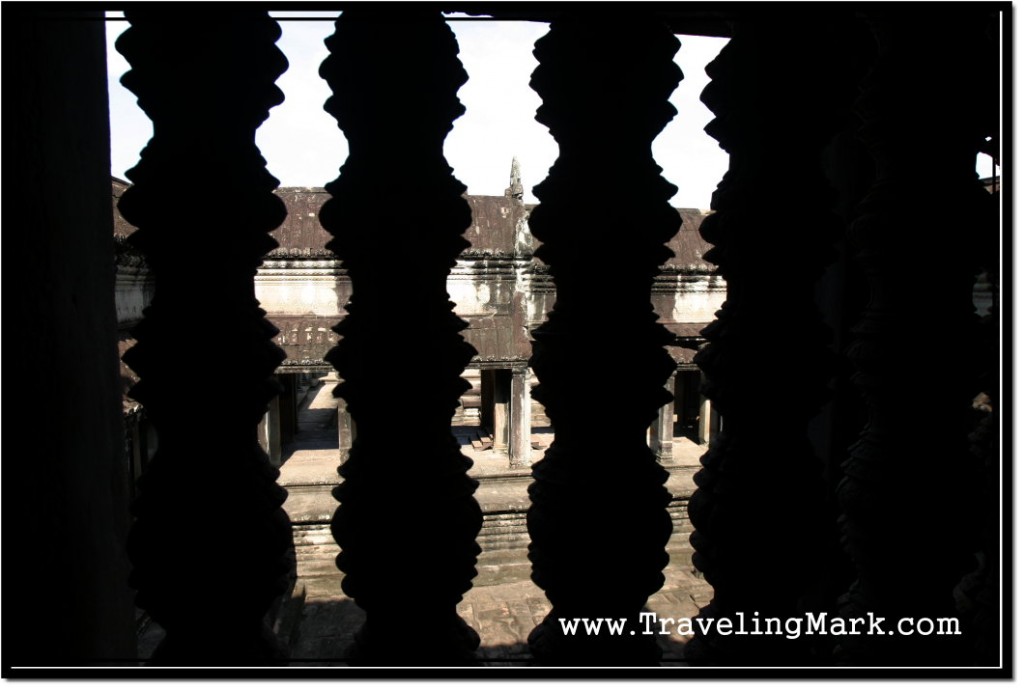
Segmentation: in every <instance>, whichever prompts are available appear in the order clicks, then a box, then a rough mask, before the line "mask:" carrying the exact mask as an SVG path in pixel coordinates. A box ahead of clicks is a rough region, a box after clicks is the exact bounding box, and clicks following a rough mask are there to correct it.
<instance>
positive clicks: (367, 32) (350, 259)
mask: <svg viewBox="0 0 1024 691" xmlns="http://www.w3.org/2000/svg"><path fill="white" fill-rule="evenodd" d="M335 29H336V30H335V33H334V35H333V36H331V37H330V38H329V39H328V40H327V45H328V48H329V49H330V50H331V55H330V57H328V58H327V60H326V61H324V63H323V65H322V67H321V69H320V73H321V75H322V76H323V77H324V78H325V79H326V80H327V82H328V84H330V86H331V89H332V92H333V94H334V95H333V96H332V97H331V98H330V99H329V100H328V102H327V106H326V107H327V110H328V112H330V113H331V114H332V115H334V116H335V117H336V118H337V119H338V123H339V126H340V127H341V129H342V130H343V131H344V133H345V137H346V139H348V142H349V157H348V159H347V160H346V161H345V165H344V167H343V168H342V173H341V176H340V177H339V178H338V179H337V180H335V181H334V182H332V183H330V184H329V185H327V190H328V191H329V192H330V193H331V195H332V198H331V199H330V200H329V201H328V202H327V203H326V204H325V205H324V207H323V209H322V211H321V213H320V218H321V221H322V223H323V225H324V227H325V228H326V229H327V230H328V231H329V232H330V233H331V234H332V235H333V236H334V239H333V240H331V242H330V243H329V244H328V248H329V249H331V250H333V251H334V252H336V253H337V254H338V256H340V257H341V258H342V261H343V262H344V266H345V268H346V269H347V270H348V273H349V276H350V277H351V280H352V299H351V302H350V303H349V304H348V306H347V307H346V309H347V312H348V316H346V318H345V319H344V320H343V321H342V322H341V324H340V325H339V326H337V327H336V331H337V332H338V333H339V334H340V335H341V336H342V340H341V342H340V343H339V344H338V346H336V347H335V348H334V349H333V350H331V352H330V353H328V355H327V359H328V360H329V361H330V362H331V363H332V364H333V365H334V366H335V367H336V368H337V369H338V372H339V373H340V375H341V377H342V379H343V380H344V381H343V382H342V384H341V385H340V386H339V387H338V388H337V389H336V392H337V394H338V395H340V396H341V397H343V398H344V399H345V400H346V401H347V403H348V410H349V412H350V413H351V415H352V419H353V420H354V421H355V424H356V426H357V431H358V434H357V435H356V439H355V443H354V444H353V446H352V450H351V453H350V455H349V459H348V461H346V462H345V464H344V465H343V466H342V468H341V471H340V472H341V475H342V477H343V478H344V480H343V482H342V484H341V485H339V486H338V487H337V488H336V489H335V491H334V496H335V498H336V499H338V501H339V502H340V503H341V506H340V507H339V508H338V510H337V512H336V513H335V515H334V520H333V522H332V525H331V532H332V533H333V535H334V537H335V539H336V540H337V541H338V544H339V545H340V546H341V554H340V555H339V557H338V562H337V563H338V567H339V568H340V569H341V570H342V571H344V572H345V574H346V575H345V578H344V580H343V581H342V589H343V590H344V591H345V593H347V594H348V595H349V596H351V597H352V598H354V599H355V602H356V604H358V605H359V606H360V607H361V608H362V609H363V610H364V611H365V612H366V623H365V625H364V626H363V628H362V630H361V631H360V633H359V635H358V636H357V641H356V648H355V649H354V650H352V651H351V652H350V653H349V654H351V655H352V656H353V659H354V660H355V661H356V662H357V663H365V664H387V665H396V664H398V665H401V664H408V665H413V664H415V665H432V664H458V663H466V662H468V661H470V660H471V659H472V658H473V651H474V649H475V648H476V647H477V646H478V645H479V637H478V636H477V634H476V633H475V632H474V631H473V630H472V629H471V628H469V626H468V625H467V624H466V623H465V622H463V621H462V619H461V618H460V617H459V616H458V615H457V614H456V611H455V608H456V605H457V604H458V603H459V601H460V600H461V599H462V595H463V593H465V592H466V591H467V590H469V588H470V585H471V581H472V579H473V577H474V576H475V575H476V569H475V568H474V564H475V562H476V555H477V554H478V553H479V551H480V548H479V547H478V546H477V544H476V540H475V537H476V534H477V532H478V531H479V530H480V525H481V522H482V518H481V514H480V507H479V506H478V505H477V503H476V500H475V499H474V498H473V491H474V490H475V488H476V485H477V483H476V482H475V481H473V480H471V479H470V478H469V477H468V476H467V475H466V471H467V470H468V469H469V468H470V467H471V466H472V463H471V462H470V460H469V459H468V458H466V457H465V456H463V455H462V453H461V452H460V451H459V445H458V442H457V441H456V440H455V438H454V437H453V436H452V433H451V421H452V416H453V415H454V413H455V409H456V407H457V406H458V403H459V397H460V396H461V395H462V394H463V393H464V392H465V391H466V390H468V389H469V384H468V383H466V382H465V381H464V380H463V379H462V378H461V377H460V375H461V373H462V371H463V370H464V369H465V367H466V365H467V364H468V363H469V361H470V359H471V358H472V356H473V355H474V354H475V351H474V350H473V348H472V347H471V346H470V345H469V344H467V343H466V342H465V341H464V340H463V338H462V336H461V335H460V334H459V331H461V330H462V329H463V328H465V326H466V323H465V322H464V321H462V320H461V319H459V318H458V317H456V316H455V314H454V313H453V312H452V310H451V308H452V307H453V304H452V303H451V302H450V301H449V299H448V293H447V279H448V273H449V270H450V269H451V267H453V266H454V265H455V258H456V257H457V256H458V254H459V252H460V251H461V250H463V249H465V248H466V247H469V243H468V242H467V241H466V240H465V239H464V238H463V237H462V233H463V232H464V231H465V229H466V228H468V227H469V225H470V222H471V215H470V209H469V205H468V204H467V203H466V201H465V199H463V198H462V196H461V195H462V193H463V192H465V189H466V188H465V186H463V185H462V184H461V183H459V181H458V180H456V179H455V178H454V177H453V176H452V171H451V168H449V166H448V163H447V162H446V161H445V158H444V153H443V147H444V139H445V136H446V135H447V133H448V132H449V130H451V127H452V121H453V120H454V119H455V118H456V117H458V116H459V115H461V114H462V112H463V111H464V108H463V107H462V105H461V104H460V103H459V101H458V98H457V97H456V91H457V90H458V88H459V86H460V85H462V84H463V83H464V82H465V81H466V73H465V71H464V70H463V69H462V65H461V64H460V63H459V60H458V45H457V44H456V42H455V37H454V36H453V34H452V32H451V30H450V29H449V28H448V27H447V25H446V24H445V22H444V20H443V18H442V16H441V14H440V13H436V12H431V11H430V10H429V9H424V10H420V9H415V8H413V9H406V10H403V11H402V12H400V13H396V12H394V11H392V10H390V9H387V8H384V7H365V8H364V7H362V6H356V5H353V6H351V7H350V8H346V10H345V12H344V14H343V15H342V16H341V18H340V19H339V20H338V22H337V24H336V26H335ZM399 172H400V178H401V180H405V181H412V184H403V183H402V182H401V181H400V180H398V179H396V177H395V176H396V173H399ZM399 198H400V200H401V203H400V204H398V203H397V202H398V200H399ZM395 267H401V272H402V277H401V280H396V275H395ZM397 305H401V317H402V318H401V319H396V318H395V307H396V306H397ZM410 343H415V348H416V351H417V354H418V356H419V357H421V358H422V360H423V362H426V363H429V366H425V367H422V368H420V369H419V370H418V371H417V377H416V390H415V396H414V398H413V399H412V400H413V401H414V403H415V409H414V410H408V411H406V412H407V414H405V415H401V416H399V417H398V418H396V417H395V398H394V397H395V392H397V391H407V390H408V388H409V373H408V370H407V368H406V367H404V366H402V365H401V363H402V362H403V360H404V358H403V357H402V354H404V353H405V348H406V347H407V346H408V345H409V344H410ZM398 425H400V426H401V434H402V436H403V437H404V438H408V439H411V440H414V442H415V444H416V452H415V453H409V452H408V450H406V449H395V448H394V447H393V446H392V445H391V444H390V442H391V441H392V440H393V439H394V438H395V434H396V427H397V426H398ZM411 526H414V530H410V527H411ZM410 617H411V618H410ZM413 621H415V624H413ZM403 622H404V623H403ZM409 626H412V629H410V628H409Z"/></svg>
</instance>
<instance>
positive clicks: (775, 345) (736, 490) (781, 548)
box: [685, 10, 857, 666]
mask: <svg viewBox="0 0 1024 691" xmlns="http://www.w3.org/2000/svg"><path fill="white" fill-rule="evenodd" d="M732 27H733V31H732V38H731V40H730V41H729V43H728V44H727V45H726V46H725V47H724V48H723V49H722V51H721V52H720V53H719V55H718V56H717V57H716V58H715V59H714V60H713V61H712V62H711V63H710V64H709V65H708V66H707V70H706V71H707V73H708V75H709V76H710V77H711V83H710V84H709V85H708V86H707V87H706V88H705V89H704V91H703V93H702V94H701V100H702V101H703V102H704V103H705V104H706V105H707V106H708V108H709V109H710V110H711V111H712V112H713V113H714V114H715V119H714V120H712V122H711V123H710V124H709V125H708V126H707V127H706V128H705V129H706V131H707V132H708V134H709V135H711V136H712V137H714V138H715V139H716V140H718V141H719V142H720V144H721V146H722V148H724V149H725V150H726V151H727V152H728V153H729V170H728V172H727V173H726V174H725V176H724V178H723V179H722V181H721V183H720V184H719V185H718V188H717V189H716V191H715V193H714V195H713V196H712V200H711V206H712V208H713V209H714V210H715V213H713V214H711V215H709V216H707V217H706V218H705V219H704V221H703V222H702V223H701V227H700V233H701V236H702V237H703V238H704V239H705V240H707V241H708V242H709V243H711V244H712V245H713V248H712V249H711V250H710V251H709V252H707V253H706V254H705V255H704V256H705V258H706V259H707V260H708V261H709V262H712V263H714V264H717V265H718V271H719V272H720V273H721V275H722V277H723V278H724V279H725V281H726V284H727V296H726V300H725V302H724V303H723V304H722V308H721V309H720V310H719V311H718V312H717V313H716V319H715V321H713V322H712V323H711V324H710V325H709V326H708V327H706V328H705V329H704V330H703V331H702V332H701V333H702V334H703V335H704V337H705V338H706V339H707V345H705V346H704V347H703V348H701V349H700V350H699V351H698V352H697V354H696V356H695V358H694V361H695V362H696V363H697V365H698V366H699V367H700V368H701V370H702V371H703V372H704V374H705V375H706V380H705V385H704V387H703V390H704V393H705V394H706V395H707V396H708V398H709V399H710V400H711V402H712V403H713V406H714V407H713V408H706V413H705V414H704V415H703V416H702V420H701V423H702V424H701V428H702V429H701V435H702V436H703V437H704V438H705V439H706V440H708V441H710V440H711V438H712V437H714V436H715V434H716V432H715V429H716V427H717V424H716V422H715V420H714V419H713V415H714V413H713V411H714V410H715V409H717V410H718V411H720V412H721V414H722V417H723V420H726V421H727V424H726V425H725V428H724V429H723V430H722V432H721V434H719V435H718V436H717V439H715V440H714V443H712V444H710V446H709V448H708V451H707V453H705V454H704V456H703V457H702V458H701V466H702V467H701V469H700V471H698V472H697V473H696V474H695V475H694V482H695V484H696V485H697V489H696V491H695V492H694V493H693V495H692V497H691V498H690V501H689V504H688V505H687V511H688V514H689V516H690V519H691V521H692V523H693V528H694V531H693V533H692V534H691V536H690V543H691V544H692V545H693V547H694V555H693V564H694V566H695V567H696V568H697V569H698V570H700V571H701V572H702V573H703V574H704V577H705V579H706V580H707V582H708V583H709V584H711V586H712V587H713V588H714V597H713V598H712V600H711V602H710V604H709V605H708V606H706V607H704V608H703V609H702V610H701V617H702V618H704V619H710V618H715V619H723V620H726V621H730V622H731V623H732V624H733V626H737V625H738V623H739V618H740V617H741V616H744V615H747V616H749V615H750V613H752V612H759V613H760V615H761V616H762V617H778V618H781V619H782V620H786V619H788V618H790V617H802V616H805V615H806V612H807V607H808V602H812V603H813V601H809V600H808V599H807V598H809V597H814V596H816V595H817V593H819V592H820V590H821V587H822V573H823V572H824V571H825V566H824V564H823V556H822V555H823V554H826V553H827V546H829V545H831V544H833V541H834V539H835V538H834V532H833V530H832V526H833V525H834V523H835V516H834V515H832V514H830V513H829V508H828V501H827V498H828V495H827V492H828V490H827V487H826V486H825V483H824V480H823V463H822V461H821V460H820V459H818V458H817V457H815V455H814V451H813V448H812V447H811V444H810V440H809V438H808V433H807V426H808V423H809V421H810V420H811V419H812V418H813V417H814V416H815V415H816V414H817V413H818V411H819V410H820V408H821V406H822V404H823V403H824V401H825V400H826V399H827V397H828V394H829V391H828V382H829V379H830V377H831V376H832V374H833V372H834V367H835V363H834V357H835V355H834V353H833V352H832V351H831V349H830V342H831V339H832V334H831V333H830V332H829V330H828V329H827V328H826V327H825V325H824V324H823V323H822V319H821V316H820V313H819V310H818V307H817V305H816V303H815V293H814V289H815V286H816V284H817V282H818V280H819V278H820V276H821V274H822V273H823V271H824V268H825V267H826V266H827V265H828V264H829V263H830V262H831V261H833V259H834V258H835V256H836V253H835V250H834V247H833V245H834V243H835V242H836V241H837V240H838V237H839V231H840V229H841V219H839V218H838V216H836V215H835V214H834V213H833V210H832V209H833V206H834V198H833V194H832V192H831V190H830V188H829V186H828V182H827V180H826V178H825V176H824V172H823V169H822V164H821V159H822V152H823V149H824V147H825V145H826V144H827V143H828V142H829V141H830V139H831V138H832V137H833V135H834V134H835V132H836V131H838V129H839V125H840V123H841V122H843V121H844V120H845V118H846V117H847V116H848V115H849V113H850V109H851V107H852V103H853V99H854V97H855V95H856V78H855V76H854V75H853V68H852V65H853V64H854V63H855V60H854V59H853V58H854V55H853V53H854V48H855V46H854V45H853V44H854V43H855V38H854V36H855V34H856V31H857V25H856V22H855V20H854V18H853V17H852V15H846V14H844V13H842V12H828V13H815V12H807V11H803V10H801V11H799V12H797V11H774V12H770V13H769V12H765V13H757V15H756V16H755V15H754V14H749V15H744V16H742V17H738V18H737V19H736V20H735V21H734V22H733V23H732ZM796 179H799V180H800V190H801V196H800V205H799V209H798V210H797V211H796V212H795V213H793V214H788V215H787V220H786V223H785V224H784V226H780V227H778V228H772V229H771V231H767V230H766V227H765V224H764V216H763V214H764V211H765V210H766V209H770V208H774V207H776V206H777V204H778V200H779V199H781V198H783V197H784V196H785V194H786V190H789V189H791V185H792V182H793V180H796ZM780 296H785V297H784V299H782V300H780ZM780 315H782V317H783V318H782V321H783V322H784V324H785V328H784V330H783V332H782V334H781V336H776V335H775V334H776V333H777V332H779V324H780ZM780 373H784V374H785V376H784V377H782V376H781V375H780ZM773 449H776V450H778V449H781V450H784V451H782V452H780V453H776V452H775V451H773ZM765 520H770V521H771V538H770V539H766V535H765V533H764V531H763V525H764V521H765ZM769 565H770V568H767V567H768V566H769ZM813 604H816V603H813ZM827 604H828V603H826V602H822V603H821V604H820V605H817V606H821V607H824V606H827ZM821 649H822V647H821V646H817V645H816V644H815V643H814V641H813V640H812V639H811V638H810V637H806V636H805V637H801V638H792V639H787V638H786V637H785V636H776V635H771V636H736V635H730V634H729V633H728V632H726V633H722V632H721V631H720V630H719V629H718V628H715V627H712V628H711V629H709V630H707V631H706V632H705V631H701V630H697V631H696V632H695V635H694V637H693V638H692V639H691V640H690V642H689V643H688V644H687V646H686V649H685V654H686V657H687V660H688V662H689V663H690V664H693V665H702V664H709V665H755V666H761V665H764V666H774V665H787V664H788V665H800V664H809V663H810V662H811V661H812V660H813V659H815V655H816V654H817V651H818V650H821Z"/></svg>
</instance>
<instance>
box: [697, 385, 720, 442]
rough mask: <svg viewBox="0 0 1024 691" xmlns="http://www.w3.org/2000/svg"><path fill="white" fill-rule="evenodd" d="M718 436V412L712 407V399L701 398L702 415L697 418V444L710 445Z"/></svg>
mask: <svg viewBox="0 0 1024 691" xmlns="http://www.w3.org/2000/svg"><path fill="white" fill-rule="evenodd" d="M717 435H718V411H717V410H715V407H714V406H713V405H711V399H710V398H705V397H704V396H701V398H700V414H699V415H698V416H697V442H698V443H700V444H710V443H711V442H713V441H714V440H715V437H716V436H717Z"/></svg>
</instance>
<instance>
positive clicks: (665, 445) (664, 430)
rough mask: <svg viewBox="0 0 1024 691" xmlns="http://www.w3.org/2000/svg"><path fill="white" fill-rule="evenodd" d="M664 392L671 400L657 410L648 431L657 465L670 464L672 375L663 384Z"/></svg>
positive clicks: (672, 402) (672, 429) (672, 407)
mask: <svg viewBox="0 0 1024 691" xmlns="http://www.w3.org/2000/svg"><path fill="white" fill-rule="evenodd" d="M665 390H666V391H668V392H669V393H671V394H673V400H671V401H669V402H668V403H666V404H665V405H663V406H661V407H660V408H658V414H657V415H656V416H655V418H654V422H653V423H652V424H651V429H650V436H651V439H650V446H651V451H653V452H654V456H655V458H657V459H658V463H672V435H673V431H674V429H675V410H676V402H675V399H674V394H675V390H676V376H675V375H674V374H673V375H672V376H671V377H669V378H668V381H667V382H665Z"/></svg>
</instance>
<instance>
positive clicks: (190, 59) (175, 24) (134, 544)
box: [117, 8, 291, 665]
mask: <svg viewBox="0 0 1024 691" xmlns="http://www.w3.org/2000/svg"><path fill="white" fill-rule="evenodd" d="M126 16H127V18H128V20H129V21H130V23H131V27H130V28H129V29H128V31H127V32H126V33H125V34H123V35H122V37H121V38H120V39H119V40H118V42H117V48H118V50H119V51H120V52H121V53H122V54H123V55H124V56H125V57H126V58H127V59H128V62H129V63H130V64H131V67H132V69H131V71H129V72H128V73H127V74H126V75H125V76H124V78H123V80H122V81H123V83H124V84H125V86H127V87H128V88H129V89H131V90H132V91H133V92H134V93H135V94H137V95H138V97H139V105H140V106H141V107H142V109H143V110H144V111H145V112H146V114H147V115H148V116H149V117H150V119H151V120H152V121H153V131H154V137H153V139H151V140H150V142H149V144H148V145H147V146H146V148H145V149H144V150H143V152H142V157H141V161H140V162H139V164H138V165H137V166H136V167H134V168H132V169H131V170H130V171H128V174H127V175H128V177H129V179H131V180H132V181H133V182H134V183H135V184H134V186H133V187H131V188H130V189H129V190H128V191H127V192H125V194H124V196H123V197H122V199H121V202H120V204H119V208H120V210H121V213H122V214H123V215H124V217H125V218H126V219H127V220H128V221H129V222H130V223H132V224H133V225H136V226H138V227H139V231H138V232H136V233H135V234H134V235H132V237H131V240H130V242H131V243H133V244H135V245H136V246H137V247H138V248H139V249H141V250H142V251H143V252H144V253H145V255H146V259H147V261H148V262H149V264H150V266H151V267H152V270H153V273H154V276H155V295H154V298H153V302H152V305H151V306H150V307H148V308H147V309H146V310H145V313H144V314H145V316H144V319H143V320H142V322H141V323H140V324H139V326H138V327H137V328H136V330H135V331H134V334H135V336H136V337H137V339H138V343H137V345H136V346H134V347H133V348H132V349H131V350H130V351H128V353H126V354H125V357H124V359H125V362H127V363H128V364H129V366H131V368H132V369H133V370H135V372H137V373H138V374H139V376H140V378H141V381H140V382H139V383H138V384H137V385H136V386H135V387H134V388H133V389H132V396H133V397H134V398H136V399H137V400H139V401H140V402H142V403H143V404H144V405H145V407H146V411H147V415H148V416H149V417H150V419H151V421H152V423H153V425H154V426H155V427H156V429H157V431H158V432H159V448H158V449H157V451H156V455H155V457H154V458H153V460H152V462H151V463H150V464H149V466H148V468H147V469H146V472H145V474H144V476H143V478H142V480H141V481H140V495H139V498H138V500H137V502H136V503H135V505H134V507H133V510H134V514H135V524H134V526H133V528H132V531H131V534H130V536H129V543H128V550H129V555H130V557H131V559H132V563H133V567H134V570H133V572H132V576H131V584H132V586H133V587H135V588H136V589H137V591H138V595H137V600H136V602H137V604H138V606H139V607H142V608H144V609H146V610H147V611H148V612H149V613H150V615H151V616H152V617H153V619H154V620H156V621H157V622H159V623H160V625H161V626H162V627H163V628H164V629H166V632H167V633H166V636H165V638H164V639H163V642H162V643H161V644H160V646H159V648H158V649H157V651H156V653H155V654H154V656H153V660H152V661H153V662H154V663H160V664H190V665H196V664H198V665H203V664H218V665H239V664H247V665H248V664H261V663H267V662H270V661H272V660H275V659H279V658H281V657H283V656H284V654H285V653H284V651H283V650H281V648H280V646H279V645H278V644H277V642H276V640H275V639H274V638H273V635H272V633H271V631H270V629H269V628H268V627H267V626H266V625H265V623H264V616H265V614H266V612H267V610H268V608H269V607H270V606H271V604H272V602H273V601H274V599H275V598H276V597H278V596H280V595H281V594H282V592H283V591H284V589H285V587H286V584H287V575H288V573H289V569H290V559H289V556H288V555H289V550H290V548H291V528H290V525H289V521H288V516H287V515H286V514H285V512H284V511H283V509H282V508H281V505H282V503H283V502H284V498H285V496H286V493H285V491H284V490H283V489H282V488H281V487H279V486H278V485H277V484H276V483H275V480H276V478H277V475H278V473H277V471H276V470H275V469H274V468H273V467H271V465H270V463H269V462H268V459H267V455H266V453H264V452H263V451H262V450H261V449H260V447H259V445H258V444H257V439H256V427H257V425H258V423H259V422H260V420H261V418H262V417H263V414H264V413H265V412H266V410H267V402H268V401H269V400H270V399H271V397H272V396H274V395H275V394H276V393H277V391H276V388H275V387H276V384H275V382H274V380H273V376H272V375H273V372H274V369H275V367H276V366H277V365H278V364H279V363H280V362H281V360H282V359H283V357H284V353H283V352H282V351H281V350H280V349H278V348H277V347H276V346H275V345H274V344H273V343H272V341H271V338H272V337H273V336H274V335H275V334H276V333H277V331H276V329H274V327H273V326H272V325H271V324H270V323H269V322H268V321H266V319H264V314H265V313H264V312H263V310H261V309H260V307H259V303H258V302H257V301H256V297H255V292H254V287H253V277H254V276H255V274H256V267H257V266H258V265H259V263H260V258H261V257H262V256H263V255H264V254H265V253H266V252H267V251H269V250H270V249H272V248H274V247H275V246H276V244H275V242H274V241H273V240H272V239H271V238H270V236H269V235H268V233H269V231H271V230H272V229H274V228H275V227H277V226H278V225H279V224H280V223H281V221H282V220H283V219H284V217H285V209H284V205H283V204H282V203H281V201H280V200H278V199H277V197H275V196H274V195H273V194H272V191H273V189H274V188H275V187H276V186H277V180H276V179H274V178H273V176H271V175H270V173H268V172H267V170H266V168H265V161H264V160H263V158H262V157H261V156H260V152H259V149H258V148H257V147H256V144H255V132H256V129H257V127H258V126H259V125H260V123H261V122H262V121H263V120H264V119H266V117H267V115H268V113H269V109H270V108H271V107H272V106H274V105H276V104H278V103H280V102H281V101H282V100H283V96H282V94H281V92H280V90H279V89H278V88H277V87H276V86H274V80H275V79H276V78H277V77H278V76H279V75H280V74H281V73H282V72H284V70H285V69H286V67H287V61H286V60H285V58H284V56H283V55H282V54H281V52H280V51H279V50H278V49H277V48H276V47H275V45H274V42H275V41H276V40H277V38H278V36H279V35H280V29H279V27H278V26H277V23H276V22H274V21H273V20H271V19H270V18H269V17H268V16H267V14H266V13H265V12H262V13H261V12H257V11H253V10H244V9H231V10H225V11H223V12H213V13H204V16H203V20H202V21H198V22H197V21H195V19H194V18H193V17H191V16H189V15H188V13H182V12H180V11H179V10H175V11H173V12H167V11H163V10H149V9H145V8H139V9H135V10H129V11H128V12H126ZM197 262H202V263H203V270H202V271H200V270H198V269H197ZM223 362H229V363H231V371H232V372H233V373H234V374H235V375H236V376H232V377H231V380H230V385H229V386H225V385H224V382H223V381H218V380H216V379H211V378H210V376H209V373H210V371H211V370H210V369H209V368H210V367H211V366H212V365H213V364H215V363H223Z"/></svg>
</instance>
